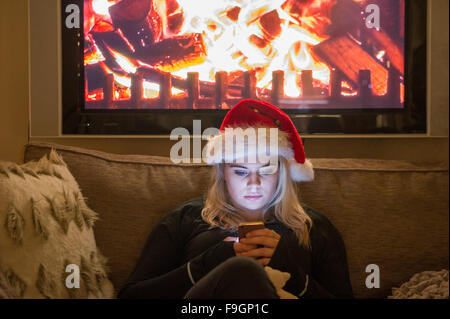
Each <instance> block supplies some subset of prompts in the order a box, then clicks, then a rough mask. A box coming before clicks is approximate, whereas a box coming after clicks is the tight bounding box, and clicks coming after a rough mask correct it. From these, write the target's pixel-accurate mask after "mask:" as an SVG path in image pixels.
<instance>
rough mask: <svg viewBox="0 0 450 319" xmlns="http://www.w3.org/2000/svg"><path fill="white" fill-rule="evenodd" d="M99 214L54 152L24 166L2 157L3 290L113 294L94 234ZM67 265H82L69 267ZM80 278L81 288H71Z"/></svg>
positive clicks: (29, 294)
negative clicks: (87, 201)
mask: <svg viewBox="0 0 450 319" xmlns="http://www.w3.org/2000/svg"><path fill="white" fill-rule="evenodd" d="M96 219H97V214H96V213H95V212H94V211H92V210H91V209H90V208H89V207H88V206H87V205H86V203H85V201H84V199H83V196H82V194H81V192H80V189H79V187H78V184H77V182H76V181H75V179H74V178H73V176H72V175H71V174H70V172H69V170H68V169H67V167H66V164H65V163H64V161H63V160H62V159H61V157H60V156H58V155H57V154H56V153H55V152H52V153H50V156H49V159H48V158H47V157H46V156H45V157H43V158H41V159H40V160H39V162H29V163H27V164H24V165H21V166H19V165H17V164H14V163H9V162H3V161H0V291H3V293H1V294H0V295H3V297H11V298H110V297H112V296H113V294H114V289H113V286H112V284H111V282H110V281H109V280H108V278H107V274H106V269H105V262H106V259H105V258H104V257H103V255H102V254H101V253H100V251H99V250H98V249H97V246H96V242H95V238H94V232H93V226H94V222H95V220H96ZM68 265H74V266H73V267H78V268H77V269H75V268H71V269H70V268H69V269H67V270H69V271H68V272H66V267H67V266H68ZM68 277H69V278H68ZM77 277H78V279H77ZM66 279H68V283H69V285H66ZM77 280H79V288H76V287H71V288H69V287H70V283H76V281H77ZM68 286H69V287H68Z"/></svg>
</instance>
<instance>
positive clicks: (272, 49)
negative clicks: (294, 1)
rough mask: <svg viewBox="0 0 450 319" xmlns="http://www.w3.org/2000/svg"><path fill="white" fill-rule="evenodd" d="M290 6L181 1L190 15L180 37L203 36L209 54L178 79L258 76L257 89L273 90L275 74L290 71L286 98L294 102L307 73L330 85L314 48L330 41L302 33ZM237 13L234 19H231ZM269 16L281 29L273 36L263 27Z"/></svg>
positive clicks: (261, 0)
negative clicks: (228, 74) (300, 76)
mask: <svg viewBox="0 0 450 319" xmlns="http://www.w3.org/2000/svg"><path fill="white" fill-rule="evenodd" d="M285 2H286V0H257V1H238V0H236V1H227V0H214V1H204V2H203V1H202V4H201V5H194V4H193V1H192V0H178V4H179V5H180V8H181V10H182V12H183V13H184V21H183V26H182V28H181V32H180V33H201V34H202V35H203V37H204V40H205V44H206V48H207V53H208V54H207V59H206V61H205V62H204V63H202V64H199V65H195V66H191V67H188V68H185V69H182V70H179V71H175V72H173V74H175V75H177V76H181V77H186V76H187V73H188V72H198V73H199V78H200V80H203V81H214V76H215V73H216V72H217V71H247V70H258V71H257V86H258V87H260V88H270V87H271V81H272V72H273V71H276V70H284V71H285V94H286V95H287V96H293V97H294V96H298V95H299V94H300V88H299V86H298V81H297V74H298V73H299V72H300V71H302V70H313V78H314V79H315V80H318V81H319V82H321V83H324V84H328V83H329V76H330V69H329V68H328V66H327V65H325V64H323V63H321V62H318V61H315V60H314V59H313V57H312V56H311V53H310V48H311V46H314V45H317V44H318V43H320V42H321V41H323V40H324V39H325V38H323V37H321V36H320V35H318V34H314V33H312V32H310V31H308V30H306V29H305V28H304V27H302V26H301V25H300V22H299V21H297V20H296V19H294V18H293V17H291V15H290V14H289V13H288V12H286V11H285V10H284V9H283V8H282V5H283V4H284V3H285ZM328 2H330V1H329V0H321V1H318V0H316V1H313V3H312V4H311V5H312V6H315V7H320V6H321V5H323V4H324V3H328ZM236 8H238V9H236ZM232 10H234V16H233V18H230V14H229V13H230V11H232ZM236 11H238V14H237V16H236V14H235V13H236ZM265 15H271V16H270V18H272V17H273V18H274V19H272V20H275V21H279V22H280V25H279V26H278V25H276V24H275V25H274V26H273V30H268V29H270V28H269V27H270V26H269V27H268V26H265V25H264V23H263V22H264V21H263V19H264V18H263V17H264V16H265ZM235 18H236V20H234V19H235ZM316 20H317V19H316V18H315V17H313V16H308V17H302V20H301V22H302V23H304V24H309V25H311V24H313V22H315V21H316ZM278 31H279V33H278ZM224 52H226V53H227V54H224ZM286 66H288V68H286Z"/></svg>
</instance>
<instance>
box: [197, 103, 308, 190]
mask: <svg viewBox="0 0 450 319" xmlns="http://www.w3.org/2000/svg"><path fill="white" fill-rule="evenodd" d="M249 128H250V129H253V130H252V131H253V132H255V133H256V138H255V139H251V138H248V137H249V131H248V130H247V129H249ZM267 132H269V133H267ZM273 133H276V134H275V135H273ZM269 136H271V138H270V140H269ZM273 136H275V137H276V140H274V139H273ZM261 138H263V139H265V141H264V142H263V143H265V142H266V141H269V143H268V144H269V147H270V148H271V150H270V151H271V152H272V150H273V149H274V148H276V152H277V153H276V154H278V156H282V157H284V158H286V159H287V160H288V162H289V173H290V176H291V178H292V180H294V181H296V182H307V181H312V180H313V179H314V170H313V166H312V164H311V162H310V161H309V160H307V159H306V157H305V151H304V149H303V143H302V140H301V139H300V136H299V134H298V132H297V129H296V128H295V126H294V123H292V121H291V119H290V118H289V116H288V115H287V114H286V113H284V112H283V111H281V110H280V109H279V108H278V107H276V106H273V105H271V104H269V103H266V102H263V101H257V100H252V99H246V100H242V101H241V102H239V103H238V104H236V105H235V106H234V107H233V108H231V109H230V110H229V111H228V113H227V114H226V116H225V118H224V120H223V122H222V125H221V126H220V132H219V134H218V135H215V136H213V137H212V138H211V139H210V140H209V141H208V143H207V145H206V162H207V163H208V164H210V165H215V164H218V163H223V162H227V163H231V162H233V161H235V160H236V159H239V158H245V157H246V156H250V155H261V154H264V155H267V149H266V148H261V147H259V148H258V146H260V145H261V144H260V142H261V141H262V139H261ZM229 141H232V142H231V143H230V142H229ZM244 141H245V142H244ZM242 144H245V145H242ZM263 145H266V144H263ZM244 146H245V147H246V148H247V149H246V151H245V154H244V149H245V148H244ZM270 154H273V152H272V153H270Z"/></svg>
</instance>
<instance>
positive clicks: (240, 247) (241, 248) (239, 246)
mask: <svg viewBox="0 0 450 319" xmlns="http://www.w3.org/2000/svg"><path fill="white" fill-rule="evenodd" d="M238 240H239V238H238V237H227V238H225V239H224V240H223V241H234V244H233V248H234V253H235V255H236V256H243V255H242V253H244V252H247V251H250V250H253V249H256V248H257V245H246V244H243V243H242V242H239V241H238Z"/></svg>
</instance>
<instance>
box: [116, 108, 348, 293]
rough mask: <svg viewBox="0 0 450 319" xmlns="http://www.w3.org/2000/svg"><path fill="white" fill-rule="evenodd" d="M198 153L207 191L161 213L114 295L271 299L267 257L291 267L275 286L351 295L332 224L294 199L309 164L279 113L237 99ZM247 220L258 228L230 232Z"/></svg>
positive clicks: (310, 172) (308, 176)
mask: <svg viewBox="0 0 450 319" xmlns="http://www.w3.org/2000/svg"><path fill="white" fill-rule="evenodd" d="M206 157H207V158H206V161H207V162H208V163H209V164H210V165H213V166H214V169H213V172H212V178H211V184H210V187H209V189H208V192H207V193H206V194H205V195H204V196H202V197H199V198H195V199H192V200H190V201H188V202H185V203H183V204H181V205H180V206H178V207H177V208H175V209H174V210H172V211H171V212H170V213H168V214H167V215H166V216H164V217H163V218H162V220H161V221H160V222H159V224H158V225H157V226H156V227H155V228H154V229H153V231H152V232H151V234H150V236H149V238H148V240H147V243H146V245H145V247H144V250H143V252H142V254H141V257H140V259H139V262H138V264H137V265H136V268H135V270H134V272H133V273H132V275H131V276H130V278H129V280H128V282H127V283H126V284H125V285H124V287H123V288H122V289H121V290H120V291H119V294H118V297H119V298H168V299H174V298H208V299H215V298H230V299H240V298H243V299H265V298H274V299H276V298H279V296H278V294H277V291H276V289H275V287H274V286H273V284H272V282H271V281H270V279H269V277H268V275H267V273H266V269H265V268H264V267H265V266H269V267H271V268H272V269H277V270H280V271H282V272H287V273H289V274H290V279H289V280H288V281H287V282H286V284H285V286H284V287H283V289H284V290H285V291H287V292H289V293H291V294H293V295H295V296H297V297H299V298H352V297H353V293H352V288H351V284H350V279H349V273H348V266H347V257H346V251H345V246H344V243H343V240H342V238H341V236H340V234H339V232H338V230H337V229H336V228H335V227H334V226H333V225H332V224H331V222H330V221H329V220H328V219H327V218H326V217H325V216H324V215H322V214H321V213H319V212H317V211H314V210H313V209H311V208H309V207H306V206H305V205H303V206H302V205H301V204H300V203H299V200H298V197H297V192H296V183H295V182H299V181H311V180H313V178H314V172H313V168H312V165H311V163H310V162H309V161H308V160H307V159H306V158H305V153H304V149H303V145H302V142H301V139H300V136H299V135H298V133H297V130H296V128H295V126H294V124H293V123H292V121H291V120H290V118H289V117H288V116H287V115H286V114H285V113H284V112H282V111H281V110H280V109H278V108H277V107H275V106H273V105H271V104H268V103H265V102H262V101H256V100H243V101H241V102H240V103H238V104H237V105H236V106H234V107H233V108H232V109H231V110H230V111H229V112H228V113H227V115H226V116H225V118H224V120H223V122H222V125H221V127H220V134H219V135H216V136H214V137H213V138H211V139H210V140H209V141H208V144H207V146H206ZM253 221H262V222H263V223H264V228H261V229H256V230H253V231H250V232H248V233H247V234H246V236H245V238H242V239H241V240H238V239H237V234H238V233H237V229H238V225H239V224H240V223H242V222H253Z"/></svg>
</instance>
